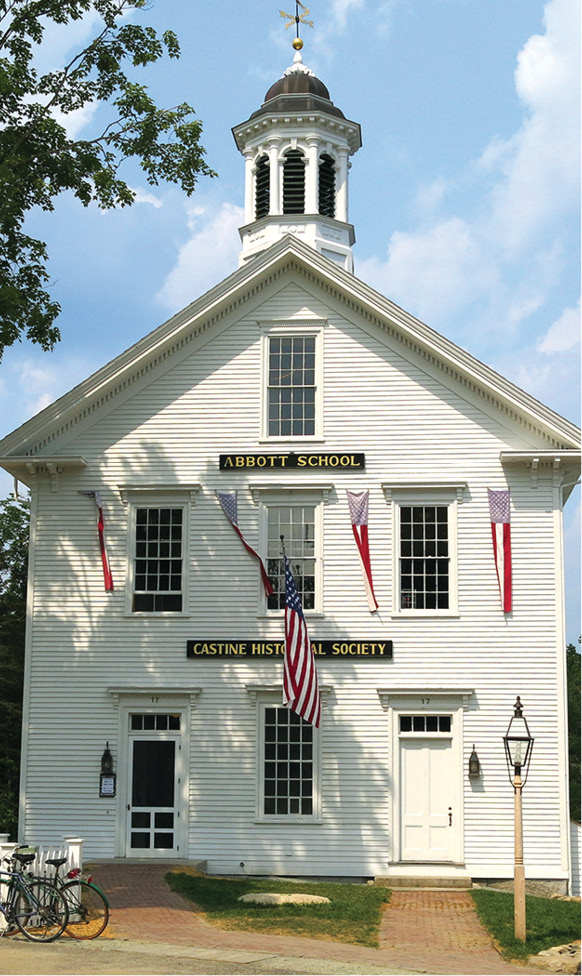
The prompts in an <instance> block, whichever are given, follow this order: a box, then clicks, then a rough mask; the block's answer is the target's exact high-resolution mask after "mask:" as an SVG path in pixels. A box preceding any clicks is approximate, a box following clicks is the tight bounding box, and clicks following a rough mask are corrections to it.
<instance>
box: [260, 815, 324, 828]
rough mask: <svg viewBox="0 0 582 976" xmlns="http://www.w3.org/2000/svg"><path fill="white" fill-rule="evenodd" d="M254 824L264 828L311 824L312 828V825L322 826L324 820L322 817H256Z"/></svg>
mask: <svg viewBox="0 0 582 976" xmlns="http://www.w3.org/2000/svg"><path fill="white" fill-rule="evenodd" d="M254 823H256V824H261V825H262V826H264V825H265V824H274V825H277V824H290V823H292V824H293V825H294V826H295V824H309V825H310V826H311V825H312V824H322V823H323V819H322V818H321V817H295V816H291V817H255V820H254Z"/></svg>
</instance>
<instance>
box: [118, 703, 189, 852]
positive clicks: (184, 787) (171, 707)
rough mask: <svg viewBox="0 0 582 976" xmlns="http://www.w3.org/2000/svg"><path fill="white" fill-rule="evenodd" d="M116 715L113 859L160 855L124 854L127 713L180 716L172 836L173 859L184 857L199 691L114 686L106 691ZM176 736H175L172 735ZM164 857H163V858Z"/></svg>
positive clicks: (126, 792) (127, 750)
mask: <svg viewBox="0 0 582 976" xmlns="http://www.w3.org/2000/svg"><path fill="white" fill-rule="evenodd" d="M107 691H108V692H109V694H110V695H111V696H112V698H113V704H114V706H115V708H116V711H117V748H116V755H115V756H114V759H115V760H116V763H117V784H118V789H117V797H116V801H114V802H116V825H115V857H139V856H146V857H148V858H151V859H152V860H154V859H155V857H158V856H160V855H158V854H156V855H153V854H149V855H148V854H146V855H140V854H139V853H138V852H135V851H129V850H127V804H128V802H129V788H130V770H129V739H130V735H129V714H130V712H144V713H145V712H154V713H155V712H170V711H175V712H180V713H181V715H182V720H183V726H182V724H181V729H180V733H179V742H180V745H181V756H182V758H181V779H182V782H181V783H180V787H179V791H177V796H176V799H177V801H178V800H179V804H180V805H179V806H178V802H177V803H176V809H179V810H180V818H179V819H180V827H179V828H178V830H177V832H176V841H177V843H178V844H179V845H180V849H179V851H178V853H177V855H175V854H172V856H178V857H180V858H187V857H188V826H189V817H190V809H189V803H188V797H189V781H190V738H191V733H190V730H191V728H192V710H193V709H194V708H195V707H196V700H197V698H198V695H200V693H201V691H202V689H201V688H199V687H195V688H194V687H190V688H188V687H186V688H180V689H178V688H172V687H168V686H166V687H159V686H158V687H155V686H150V687H147V686H145V687H144V686H143V685H142V686H122V687H120V686H117V687H112V688H108V689H107ZM174 735H176V733H174ZM166 857H167V855H166Z"/></svg>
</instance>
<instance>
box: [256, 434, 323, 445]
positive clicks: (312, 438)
mask: <svg viewBox="0 0 582 976" xmlns="http://www.w3.org/2000/svg"><path fill="white" fill-rule="evenodd" d="M257 443H258V444H325V438H324V437H321V436H320V435H318V434H315V435H311V434H308V435H307V436H305V437H303V436H295V437H292V436H291V435H289V437H261V438H259V440H258V441H257Z"/></svg>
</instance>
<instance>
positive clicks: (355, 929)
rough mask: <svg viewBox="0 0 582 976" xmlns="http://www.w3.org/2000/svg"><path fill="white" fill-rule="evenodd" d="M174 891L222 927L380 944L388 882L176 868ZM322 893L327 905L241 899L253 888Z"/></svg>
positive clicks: (172, 881) (171, 879) (172, 874)
mask: <svg viewBox="0 0 582 976" xmlns="http://www.w3.org/2000/svg"><path fill="white" fill-rule="evenodd" d="M166 881H167V883H168V884H169V886H170V888H171V889H172V891H176V892H178V893H179V894H180V895H183V896H184V897H185V898H188V899H189V900H190V901H193V902H195V903H196V905H197V906H198V907H199V908H200V909H202V911H203V912H205V913H206V916H207V918H208V921H210V922H216V923H217V924H219V925H221V926H222V927H223V928H229V929H235V928H236V929H245V930H247V931H254V932H273V933H278V934H284V935H302V936H307V937H309V938H313V939H320V938H328V939H334V940H336V941H337V942H351V943H354V944H356V945H365V946H372V947H373V948H377V946H378V928H379V925H380V916H381V911H382V906H383V904H384V903H385V902H387V901H388V900H389V898H390V891H389V889H388V888H383V887H377V886H376V885H361V884H337V883H335V884H334V883H332V882H329V883H328V882H311V881H307V882H306V883H305V884H301V883H298V882H293V881H278V880H274V879H267V878H241V879H238V878H236V879H231V878H204V877H202V878H200V877H193V876H192V875H189V874H184V873H183V872H180V871H175V872H174V871H172V872H170V873H169V874H167V875H166ZM264 891H270V892H277V893H278V894H293V895H295V894H299V893H302V894H309V895H323V897H324V898H329V899H330V902H331V904H329V905H277V906H273V905H249V904H245V903H244V902H239V901H238V898H239V897H240V896H241V895H247V894H250V893H251V892H253V893H256V892H264Z"/></svg>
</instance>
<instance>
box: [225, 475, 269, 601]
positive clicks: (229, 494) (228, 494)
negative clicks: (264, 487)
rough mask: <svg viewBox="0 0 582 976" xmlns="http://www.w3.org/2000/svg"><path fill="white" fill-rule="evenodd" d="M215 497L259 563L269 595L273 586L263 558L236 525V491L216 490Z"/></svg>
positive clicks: (241, 539)
mask: <svg viewBox="0 0 582 976" xmlns="http://www.w3.org/2000/svg"><path fill="white" fill-rule="evenodd" d="M216 497H217V498H218V501H219V502H220V507H221V508H222V511H223V512H224V514H225V515H226V517H227V519H228V521H229V522H230V524H231V525H232V527H233V529H234V531H235V532H236V534H237V535H238V537H239V539H240V541H241V542H242V544H243V546H244V547H245V549H246V551H247V552H248V553H250V555H251V556H254V558H255V559H256V560H257V562H258V563H259V566H260V568H261V579H262V581H263V586H264V588H265V593H266V594H267V596H270V595H271V593H272V592H273V587H272V586H271V580H270V579H269V577H268V576H267V570H266V569H265V566H264V563H263V560H262V559H261V557H260V556H259V554H258V552H255V550H254V549H253V548H252V546H249V544H248V542H246V540H245V539H244V537H243V534H242V532H241V530H240V529H239V527H238V504H237V500H236V491H217V492H216Z"/></svg>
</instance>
